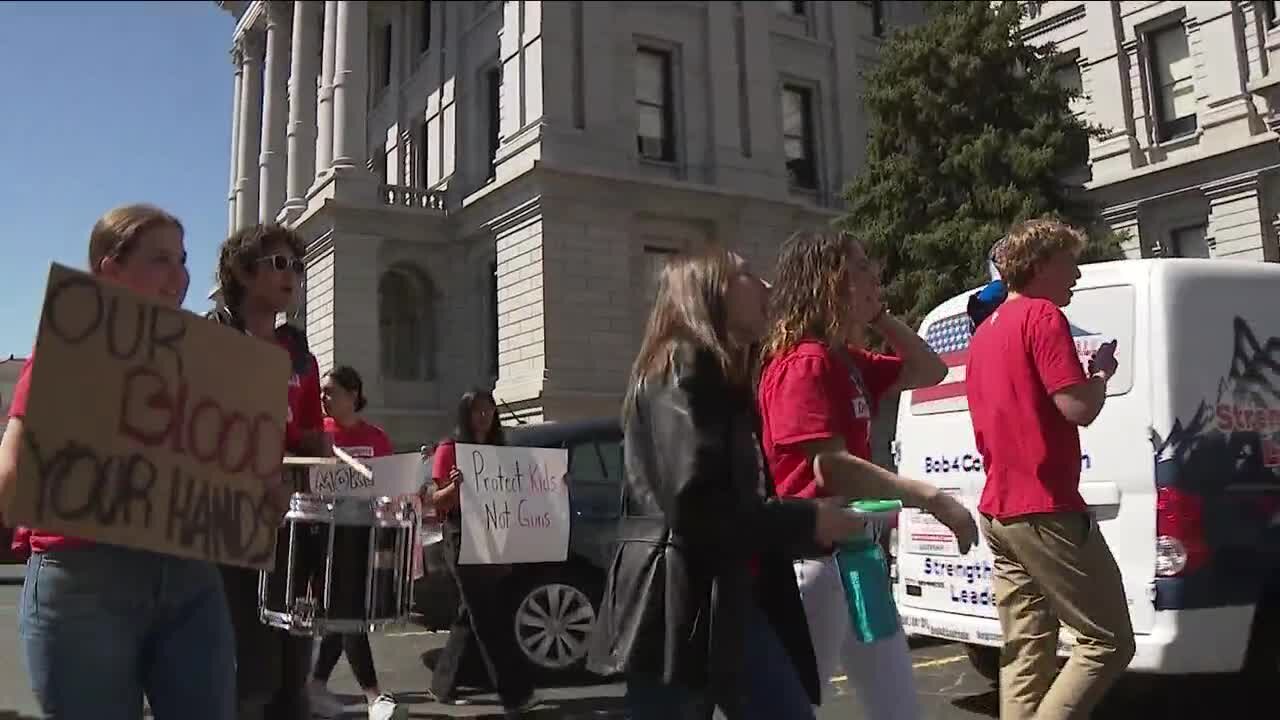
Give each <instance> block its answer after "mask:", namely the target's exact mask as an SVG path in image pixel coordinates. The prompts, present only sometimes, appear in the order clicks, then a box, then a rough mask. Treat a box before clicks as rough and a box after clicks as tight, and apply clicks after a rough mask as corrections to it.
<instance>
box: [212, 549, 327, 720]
mask: <svg viewBox="0 0 1280 720" xmlns="http://www.w3.org/2000/svg"><path fill="white" fill-rule="evenodd" d="M281 551H282V550H281V549H280V548H277V550H276V552H281ZM222 584H223V587H224V588H225V590H226V593H227V605H228V607H229V608H230V610H231V624H232V625H233V626H234V628H235V633H236V707H237V711H236V717H237V718H238V720H311V704H310V702H309V701H308V699H307V678H308V676H309V675H310V674H311V673H310V671H311V648H312V641H311V638H309V637H298V636H295V635H290V634H289V633H288V632H286V631H284V630H279V629H276V628H273V627H271V626H269V625H267V624H265V623H263V622H262V621H261V620H260V619H259V617H258V571H257V570H247V569H245V568H238V567H227V566H223V567H222Z"/></svg>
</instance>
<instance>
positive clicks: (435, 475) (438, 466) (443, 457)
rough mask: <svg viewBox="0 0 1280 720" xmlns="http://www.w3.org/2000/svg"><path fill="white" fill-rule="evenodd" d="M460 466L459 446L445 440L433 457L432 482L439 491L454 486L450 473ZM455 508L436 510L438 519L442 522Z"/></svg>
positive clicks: (439, 508)
mask: <svg viewBox="0 0 1280 720" xmlns="http://www.w3.org/2000/svg"><path fill="white" fill-rule="evenodd" d="M457 465H458V445H457V443H455V442H454V441H453V440H445V441H443V442H441V443H440V444H439V445H437V446H436V451H435V454H433V455H432V456H431V482H433V483H435V486H436V489H437V490H443V489H445V488H447V487H449V486H450V485H452V484H453V481H452V480H450V479H449V473H451V472H453V468H455V467H456V466H457ZM452 510H453V508H443V507H437V508H436V517H438V518H440V519H441V520H443V519H444V517H445V515H448V514H449V512H450V511H452Z"/></svg>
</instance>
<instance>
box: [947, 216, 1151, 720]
mask: <svg viewBox="0 0 1280 720" xmlns="http://www.w3.org/2000/svg"><path fill="white" fill-rule="evenodd" d="M1086 242H1087V239H1086V237H1085V235H1084V233H1082V232H1081V231H1079V230H1078V229H1076V228H1073V227H1070V226H1068V225H1066V224H1063V223H1061V222H1058V221H1056V220H1051V219H1038V220H1030V221H1027V222H1023V223H1020V224H1018V225H1015V226H1014V227H1013V228H1012V229H1011V230H1010V231H1009V234H1008V235H1007V236H1006V237H1005V238H1004V239H1003V240H1002V241H1001V242H1000V244H999V245H998V246H997V248H996V252H995V264H996V266H997V269H998V271H999V275H1000V279H1001V280H1002V281H1003V283H1004V285H1005V287H1006V289H1007V293H1008V295H1007V298H1006V299H1005V300H1004V301H1003V302H1002V303H1000V304H999V305H998V307H996V309H995V310H994V311H993V312H991V313H990V315H989V316H988V317H987V318H986V319H985V321H984V322H982V324H981V325H979V326H978V328H977V330H976V331H975V332H974V335H973V339H972V340H971V341H970V345H969V362H968V377H967V380H966V385H967V394H968V400H969V412H970V416H971V418H972V420H973V434H974V439H975V441H976V442H977V447H978V451H979V453H981V455H982V466H983V467H984V468H985V469H986V485H985V486H984V487H983V489H982V497H981V500H980V501H979V505H978V511H979V513H980V514H981V525H982V533H983V535H984V536H985V537H986V539H987V544H988V545H989V546H990V548H991V554H992V557H993V558H994V572H993V575H992V590H993V591H994V593H995V598H996V611H997V613H998V614H999V618H1000V629H1001V632H1002V633H1003V635H1004V645H1003V647H1002V648H1001V652H1000V718H1001V720H1031V719H1032V718H1034V719H1035V720H1083V719H1084V718H1087V717H1089V714H1090V712H1091V711H1092V710H1093V708H1094V707H1095V706H1096V705H1097V703H1098V701H1099V700H1100V699H1101V698H1102V696H1103V694H1104V693H1105V692H1106V690H1107V688H1109V687H1110V686H1111V685H1112V683H1114V681H1115V680H1116V678H1117V677H1118V676H1119V675H1120V674H1121V673H1122V672H1123V671H1124V669H1125V668H1126V667H1127V666H1128V664H1129V660H1130V659H1132V657H1133V654H1134V650H1135V645H1134V637H1133V626H1132V622H1131V620H1130V617H1129V607H1128V602H1127V601H1126V599H1125V591H1124V585H1123V584H1122V582H1121V578H1120V569H1119V567H1118V566H1117V565H1116V561H1115V558H1114V557H1113V556H1112V554H1111V549H1110V548H1109V547H1108V546H1107V541H1106V539H1105V538H1103V536H1102V533H1101V532H1100V531H1099V530H1098V523H1097V520H1096V519H1095V518H1094V516H1093V514H1092V513H1091V512H1090V511H1089V508H1088V506H1087V505H1086V504H1085V501H1084V498H1082V497H1081V495H1080V430H1079V428H1081V427H1084V426H1088V425H1089V424H1090V423H1092V422H1093V420H1094V419H1095V418H1097V417H1098V414H1099V413H1100V412H1102V409H1103V406H1104V405H1105V403H1106V397H1107V382H1108V381H1109V380H1110V379H1111V377H1112V376H1113V375H1115V372H1116V368H1117V367H1118V363H1117V361H1116V357H1115V351H1116V344H1115V341H1112V342H1110V343H1107V344H1104V345H1103V346H1102V347H1101V348H1099V349H1098V350H1097V351H1096V352H1095V353H1094V354H1093V355H1092V357H1091V358H1090V359H1089V364H1088V368H1087V369H1086V368H1085V367H1084V366H1082V364H1081V362H1080V357H1079V355H1078V354H1077V352H1076V346H1075V341H1074V340H1073V339H1072V337H1071V325H1070V323H1069V322H1067V318H1066V315H1064V314H1063V312H1062V308H1063V307H1066V306H1067V305H1068V304H1069V303H1070V302H1071V295H1072V290H1071V289H1072V287H1073V286H1074V285H1075V283H1076V280H1078V279H1079V277H1080V271H1079V268H1078V267H1077V265H1078V262H1079V256H1080V252H1081V251H1082V250H1083V249H1084V247H1085V244H1086ZM1010 428H1017V432H1010ZM1060 625H1066V626H1067V627H1069V628H1071V630H1072V631H1073V632H1074V633H1075V636H1076V643H1075V646H1074V647H1073V648H1072V651H1071V655H1070V657H1069V658H1068V659H1067V663H1066V665H1065V666H1063V668H1062V670H1061V672H1059V670H1058V666H1057V649H1058V631H1059V627H1060Z"/></svg>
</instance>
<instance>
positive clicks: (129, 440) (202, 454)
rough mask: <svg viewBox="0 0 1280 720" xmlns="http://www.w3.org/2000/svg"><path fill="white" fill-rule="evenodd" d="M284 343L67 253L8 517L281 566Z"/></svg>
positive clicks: (52, 295)
mask: <svg viewBox="0 0 1280 720" xmlns="http://www.w3.org/2000/svg"><path fill="white" fill-rule="evenodd" d="M290 374H291V370H290V367H289V358H288V354H287V353H286V352H284V351H283V350H282V349H281V348H279V347H276V346H274V345H273V344H271V343H267V342H263V341H261V340H255V339H253V338H250V337H248V336H246V335H243V334H241V333H239V332H236V331H235V330H232V329H230V328H228V327H224V326H221V325H218V324H217V323H213V322H210V321H209V320H206V319H204V318H201V317H199V316H197V315H194V314H192V313H189V312H186V311H184V310H181V309H178V308H173V307H168V306H165V305H161V304H157V303H154V302H152V301H151V300H149V299H145V298H142V297H141V296H138V295H136V294H134V293H132V292H130V291H128V290H126V289H123V288H120V287H116V286H113V285H110V284H105V283H102V282H101V281H99V280H98V279H96V278H94V277H92V276H90V275H87V274H84V273H81V272H77V271H75V270H71V269H70V268H66V267H63V266H61V265H56V264H55V265H54V266H53V267H52V269H51V271H50V273H49V284H48V287H47V289H46V291H45V299H44V308H43V313H42V315H41V318H40V332H39V335H38V337H37V340H36V350H35V355H34V360H33V365H32V376H31V390H30V395H29V397H28V403H27V413H26V417H25V418H24V428H25V432H24V438H23V443H22V450H21V457H20V459H19V462H18V478H17V482H16V483H15V486H16V487H15V488H13V490H12V492H11V493H10V497H9V498H7V501H8V508H7V510H6V515H5V517H6V521H7V522H9V523H11V524H15V525H18V524H21V525H26V526H29V527H34V528H40V529H42V530H49V531H54V532H59V533H65V534H67V535H70V536H74V537H81V538H87V539H90V540H96V541H99V542H104V543H111V544H115V545H123V546H125V547H131V548H139V549H143V550H151V551H154V552H158V553H163V554H167V555H177V556H180V557H189V558H197V559H201V560H209V561H214V562H219V563H225V564H229V565H238V566H242V567H251V568H270V567H271V566H272V561H273V558H274V554H275V540H276V530H277V528H278V527H279V525H280V519H281V511H282V509H281V508H279V507H278V506H276V505H274V504H273V503H272V501H271V498H270V497H269V496H268V494H267V486H268V484H275V483H279V482H280V480H281V461H282V458H283V456H284V424H285V415H286V413H287V411H288V397H287V392H288V383H289V376H290Z"/></svg>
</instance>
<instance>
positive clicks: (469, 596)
mask: <svg viewBox="0 0 1280 720" xmlns="http://www.w3.org/2000/svg"><path fill="white" fill-rule="evenodd" d="M457 443H473V444H477V445H505V444H506V441H505V439H504V437H503V434H502V423H500V422H498V410H497V403H495V402H494V400H493V394H492V393H490V392H489V391H488V390H472V391H470V392H467V393H464V394H463V396H462V400H460V401H459V402H458V424H457V428H456V429H455V432H454V437H452V438H449V439H447V440H445V441H444V442H441V443H440V445H439V447H437V448H436V452H435V456H434V460H433V462H432V469H431V480H432V482H433V484H434V485H435V490H434V492H432V494H431V502H432V504H433V505H434V506H435V508H436V512H437V513H438V514H440V515H442V517H441V522H442V523H443V532H444V544H445V558H446V560H447V561H448V564H449V570H450V572H452V573H453V576H454V579H455V580H456V581H457V583H458V591H459V594H460V595H461V598H460V602H459V603H458V617H457V618H456V619H455V620H454V621H453V626H452V627H450V628H449V641H448V643H446V644H445V646H444V652H442V653H441V654H440V659H439V660H437V661H436V667H435V671H434V672H433V673H432V675H431V689H430V693H431V695H433V696H434V697H435V699H436V700H437V701H438V702H441V703H444V704H449V705H454V704H461V701H459V700H458V696H457V692H458V671H459V670H460V669H461V666H462V659H463V657H464V656H465V655H466V654H467V651H468V650H469V649H475V650H478V651H479V652H480V657H481V659H482V660H483V661H484V666H485V668H486V670H487V671H488V673H489V678H490V680H491V681H492V682H493V684H494V685H495V686H496V687H497V690H498V695H499V697H501V698H502V704H503V706H504V707H505V708H506V709H507V711H508V712H521V711H523V710H528V709H530V708H532V707H534V706H535V705H537V703H538V700H537V697H536V696H535V695H534V692H533V686H532V684H531V683H530V682H529V679H528V678H527V677H526V675H525V673H524V672H523V670H524V668H522V667H521V664H520V658H519V657H518V656H517V655H516V649H515V646H514V644H513V642H512V640H511V637H510V634H509V633H507V632H506V631H505V630H504V626H506V624H507V623H508V622H510V620H509V618H507V617H504V616H503V613H502V606H501V604H500V602H501V598H500V596H499V587H498V585H499V582H500V580H501V579H502V576H503V575H505V574H506V571H507V570H509V569H510V568H509V566H505V565H460V564H458V557H459V555H460V553H461V552H462V511H461V508H460V507H459V506H460V502H461V490H460V484H461V483H462V471H461V470H459V469H458V462H457V447H456V444H457Z"/></svg>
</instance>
